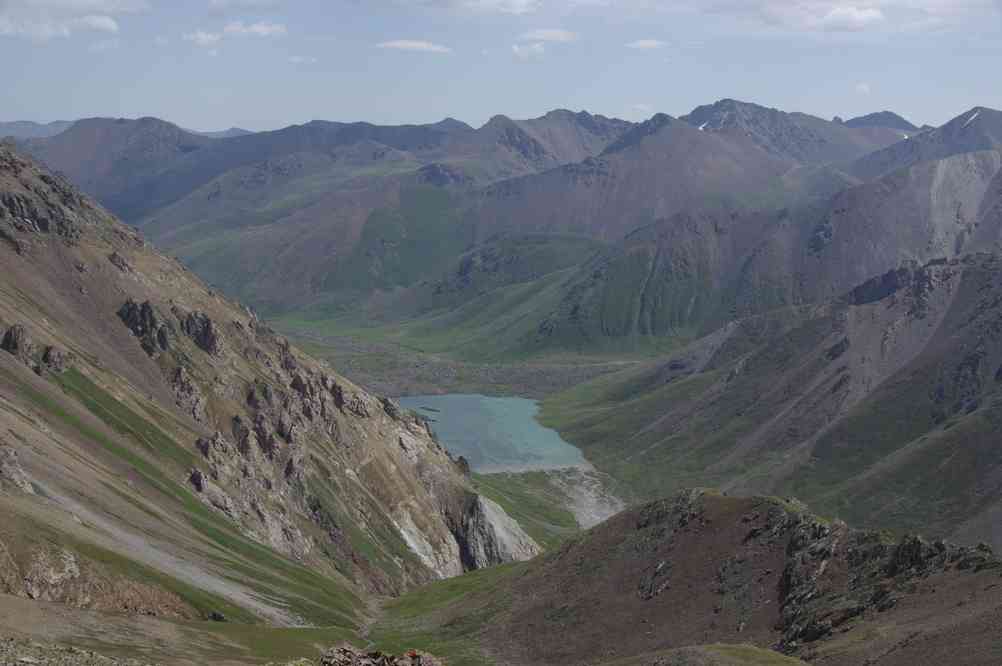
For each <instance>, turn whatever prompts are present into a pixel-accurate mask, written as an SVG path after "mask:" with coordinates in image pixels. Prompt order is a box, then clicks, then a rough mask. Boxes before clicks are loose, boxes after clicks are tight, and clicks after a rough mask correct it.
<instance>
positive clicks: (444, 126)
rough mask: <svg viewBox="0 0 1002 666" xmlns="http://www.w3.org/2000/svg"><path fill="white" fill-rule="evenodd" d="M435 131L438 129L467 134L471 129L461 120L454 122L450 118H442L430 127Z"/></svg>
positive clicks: (454, 120) (453, 119)
mask: <svg viewBox="0 0 1002 666" xmlns="http://www.w3.org/2000/svg"><path fill="white" fill-rule="evenodd" d="M431 126H432V127H434V128H435V129H440V130H443V131H445V132H467V131H471V130H472V129H473V128H472V127H470V126H469V125H468V124H466V123H464V122H463V121H462V120H456V119H455V118H453V117H452V116H449V117H447V118H443V119H442V120H440V121H438V122H437V123H433V124H432V125H431Z"/></svg>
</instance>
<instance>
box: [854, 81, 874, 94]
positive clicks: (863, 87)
mask: <svg viewBox="0 0 1002 666" xmlns="http://www.w3.org/2000/svg"><path fill="white" fill-rule="evenodd" d="M871 92H873V88H871V87H870V84H869V83H866V82H865V81H860V82H859V83H857V84H856V93H857V94H860V95H869V94H870V93H871Z"/></svg>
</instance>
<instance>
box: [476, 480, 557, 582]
mask: <svg viewBox="0 0 1002 666" xmlns="http://www.w3.org/2000/svg"><path fill="white" fill-rule="evenodd" d="M463 525H464V527H465V529H466V534H465V541H466V546H467V548H466V550H467V555H468V556H469V557H470V559H471V562H470V563H468V565H470V564H472V565H473V566H471V567H470V568H475V569H480V568H483V567H487V566H491V565H492V564H496V563H499V562H522V561H525V560H530V559H532V558H533V557H535V556H536V555H538V554H539V553H540V552H541V549H540V547H539V544H537V543H536V542H535V541H533V539H532V537H530V536H529V535H528V534H526V533H525V531H524V530H523V529H522V528H521V526H519V524H518V523H517V522H515V520H514V519H512V517H511V516H509V515H508V514H507V513H505V511H504V509H502V508H501V507H500V506H498V504H497V503H496V502H494V501H492V500H490V499H488V498H486V497H484V496H482V495H478V496H477V498H476V499H475V500H474V502H473V504H472V505H471V507H470V509H469V510H468V511H467V513H466V516H465V518H464V521H463Z"/></svg>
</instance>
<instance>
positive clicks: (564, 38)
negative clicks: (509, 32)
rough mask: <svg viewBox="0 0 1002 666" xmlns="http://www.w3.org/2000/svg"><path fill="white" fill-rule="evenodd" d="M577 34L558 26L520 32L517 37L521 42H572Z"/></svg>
mask: <svg viewBox="0 0 1002 666" xmlns="http://www.w3.org/2000/svg"><path fill="white" fill-rule="evenodd" d="M577 38H578V36H577V35H576V34H574V33H573V32H570V31H569V30H562V29H560V28H544V29H542V30H530V31H529V32H526V33H522V36H521V37H520V38H519V39H520V40H521V41H523V42H573V41H574V40H576V39H577Z"/></svg>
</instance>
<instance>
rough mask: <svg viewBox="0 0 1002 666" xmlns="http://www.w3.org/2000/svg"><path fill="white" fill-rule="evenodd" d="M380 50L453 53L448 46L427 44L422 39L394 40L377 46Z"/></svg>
mask: <svg viewBox="0 0 1002 666" xmlns="http://www.w3.org/2000/svg"><path fill="white" fill-rule="evenodd" d="M376 47H377V48H380V49H393V50H397V51H423V52H425V53H452V49H450V48H449V47H448V46H442V45H441V44H435V43H434V42H426V41H423V40H420V39H393V40H390V41H388V42H380V43H379V44H376Z"/></svg>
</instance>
